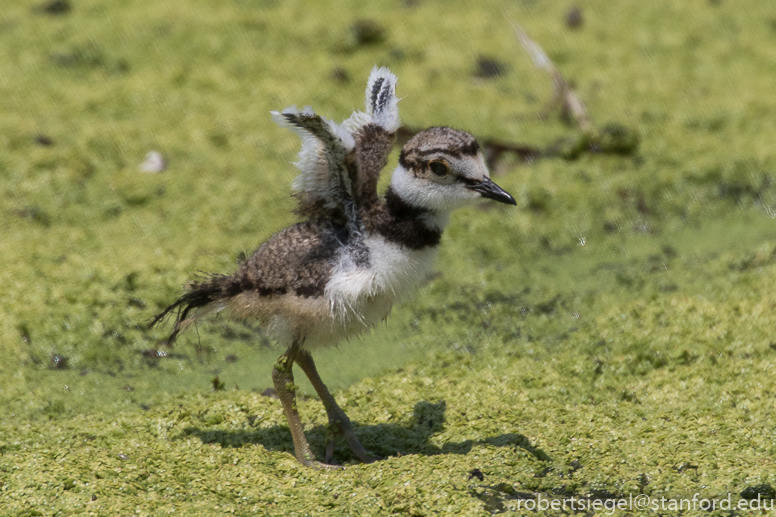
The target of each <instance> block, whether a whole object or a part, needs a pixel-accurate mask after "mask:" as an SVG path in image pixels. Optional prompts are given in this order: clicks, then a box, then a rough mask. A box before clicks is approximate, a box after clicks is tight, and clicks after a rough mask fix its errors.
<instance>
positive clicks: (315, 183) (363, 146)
mask: <svg viewBox="0 0 776 517" xmlns="http://www.w3.org/2000/svg"><path fill="white" fill-rule="evenodd" d="M272 116H273V118H274V120H275V121H276V122H277V123H278V124H279V125H281V126H283V127H289V128H291V129H292V130H294V131H295V132H296V133H297V134H298V135H299V137H300V138H301V140H302V149H301V151H300V152H299V159H298V161H297V162H296V166H297V167H298V168H299V170H300V174H299V176H297V178H296V179H295V180H294V183H293V189H294V195H295V196H296V197H297V199H298V206H297V209H296V213H297V214H299V215H303V216H307V217H328V218H335V219H341V218H344V219H345V221H346V222H347V224H348V225H349V226H353V227H354V228H359V227H360V223H359V215H358V210H357V208H358V207H360V206H363V205H369V204H371V202H373V201H374V200H376V199H377V180H378V179H379V176H380V171H381V170H382V169H383V167H385V164H386V162H387V158H388V154H389V153H390V150H391V145H392V143H393V136H394V134H395V132H396V130H397V129H398V127H399V124H400V122H399V110H398V99H397V98H396V76H394V75H393V74H392V73H391V72H390V71H389V70H388V69H387V68H378V67H375V68H374V69H372V73H371V74H370V76H369V80H368V82H367V89H366V112H365V113H362V112H354V113H353V115H352V116H351V117H350V118H348V119H347V120H346V121H345V122H343V123H342V124H341V125H339V124H336V123H334V122H332V121H330V120H326V119H325V118H323V117H321V116H319V115H316V114H315V112H313V111H312V109H310V108H305V109H304V110H302V111H299V110H298V109H297V108H296V107H291V108H288V109H286V110H284V111H282V112H272Z"/></svg>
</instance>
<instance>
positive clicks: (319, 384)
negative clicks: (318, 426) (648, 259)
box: [296, 350, 380, 463]
mask: <svg viewBox="0 0 776 517" xmlns="http://www.w3.org/2000/svg"><path fill="white" fill-rule="evenodd" d="M296 364H298V365H299V367H300V368H301V369H302V371H303V372H304V373H305V374H306V375H307V378H308V379H310V384H312V385H313V388H315V391H316V392H317V393H318V396H319V397H320V398H321V402H322V403H323V407H324V408H325V409H326V414H327V415H328V416H329V426H330V427H335V428H336V429H337V431H339V432H341V433H342V435H343V436H344V437H345V441H346V442H347V444H348V447H350V450H351V451H352V452H353V454H355V455H356V456H357V457H358V459H360V460H361V461H363V462H364V463H371V462H373V461H376V460H378V459H380V458H378V457H376V456H373V455H371V454H369V452H367V450H366V449H365V448H364V446H363V445H361V442H359V441H358V437H356V433H355V432H354V431H353V426H352V425H351V424H350V418H348V415H346V414H345V412H344V411H343V410H342V408H341V407H339V405H337V401H335V400H334V397H333V396H332V394H331V393H329V389H328V388H327V387H326V385H325V384H324V383H323V381H322V380H321V376H320V375H318V370H317V369H316V368H315V363H314V362H313V356H312V355H310V352H308V351H307V350H300V351H299V353H298V354H297V356H296ZM333 455H334V438H333V437H327V441H326V460H325V461H326V463H331V460H332V456H333Z"/></svg>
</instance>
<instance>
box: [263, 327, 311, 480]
mask: <svg viewBox="0 0 776 517" xmlns="http://www.w3.org/2000/svg"><path fill="white" fill-rule="evenodd" d="M301 348H302V342H301V341H299V340H295V341H294V343H293V344H292V345H291V346H290V347H288V350H286V353H284V354H283V355H281V356H280V358H279V359H278V362H277V363H275V366H274V367H273V368H272V382H273V384H274V385H275V393H277V396H278V398H279V399H280V402H281V404H283V411H284V412H285V414H286V420H287V421H288V428H289V430H290V431H291V438H292V439H293V441H294V453H295V454H296V459H297V460H299V463H301V464H302V465H305V466H307V467H312V466H317V462H316V461H315V458H314V456H313V453H312V451H311V450H310V445H308V443H307V439H306V438H305V436H304V429H303V427H302V420H301V419H300V418H299V411H297V408H296V390H297V387H296V386H295V385H294V372H293V367H294V360H295V359H296V358H297V357H298V356H299V354H300V351H301Z"/></svg>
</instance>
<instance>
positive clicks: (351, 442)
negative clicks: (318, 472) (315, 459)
mask: <svg viewBox="0 0 776 517" xmlns="http://www.w3.org/2000/svg"><path fill="white" fill-rule="evenodd" d="M340 411H341V410H340ZM343 416H344V420H343V419H342V417H343ZM335 434H341V435H342V436H343V438H345V443H347V444H348V448H350V452H352V453H353V454H354V455H355V456H356V457H357V458H358V459H359V460H361V461H362V462H363V463H373V462H375V461H378V460H381V459H383V458H381V457H380V456H376V455H374V454H371V453H370V452H369V451H367V450H366V448H364V446H363V445H361V442H360V441H359V440H358V437H357V436H356V433H355V431H353V426H352V425H351V424H350V419H349V418H348V417H347V416H345V415H344V413H343V414H342V415H340V416H338V417H335V418H333V419H332V418H330V420H329V427H328V431H327V433H326V449H325V450H326V460H325V461H326V463H331V462H332V460H333V458H334V435H335Z"/></svg>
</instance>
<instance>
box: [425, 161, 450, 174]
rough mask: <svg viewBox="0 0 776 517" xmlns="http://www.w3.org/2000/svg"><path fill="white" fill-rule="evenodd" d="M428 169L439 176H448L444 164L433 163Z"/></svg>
mask: <svg viewBox="0 0 776 517" xmlns="http://www.w3.org/2000/svg"><path fill="white" fill-rule="evenodd" d="M428 168H429V169H431V172H433V173H434V174H436V175H437V176H444V175H445V174H447V165H445V164H444V163H442V162H431V163H429V164H428Z"/></svg>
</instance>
